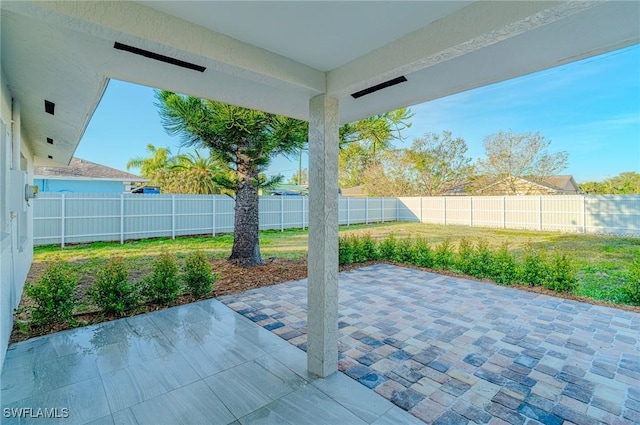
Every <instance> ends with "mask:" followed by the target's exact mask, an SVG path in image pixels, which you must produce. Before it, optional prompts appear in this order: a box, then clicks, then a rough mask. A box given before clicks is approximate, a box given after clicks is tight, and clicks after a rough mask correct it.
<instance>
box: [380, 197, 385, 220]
mask: <svg viewBox="0 0 640 425" xmlns="http://www.w3.org/2000/svg"><path fill="white" fill-rule="evenodd" d="M380 222H382V223H384V198H380Z"/></svg>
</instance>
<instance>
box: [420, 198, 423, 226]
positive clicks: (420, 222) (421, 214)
mask: <svg viewBox="0 0 640 425" xmlns="http://www.w3.org/2000/svg"><path fill="white" fill-rule="evenodd" d="M420 223H423V221H422V196H421V197H420Z"/></svg>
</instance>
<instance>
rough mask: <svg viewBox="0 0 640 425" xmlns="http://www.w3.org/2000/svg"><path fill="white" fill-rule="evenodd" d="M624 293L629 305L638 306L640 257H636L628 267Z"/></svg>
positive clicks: (639, 301) (639, 300) (639, 299)
mask: <svg viewBox="0 0 640 425" xmlns="http://www.w3.org/2000/svg"><path fill="white" fill-rule="evenodd" d="M624 292H625V293H626V295H627V297H628V298H629V301H631V303H633V304H640V255H637V256H636V259H635V261H633V262H632V263H631V264H630V265H629V273H628V276H627V283H626V285H625V286H624Z"/></svg>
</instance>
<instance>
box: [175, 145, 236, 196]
mask: <svg viewBox="0 0 640 425" xmlns="http://www.w3.org/2000/svg"><path fill="white" fill-rule="evenodd" d="M172 162H173V164H172V165H171V166H170V167H169V169H170V170H171V171H172V172H174V173H177V175H176V179H177V180H178V181H179V184H180V188H181V193H191V194H198V195H212V194H220V193H225V194H233V192H231V191H229V190H228V189H225V188H224V187H222V186H221V185H219V184H218V183H217V182H218V181H219V180H220V178H221V177H222V178H226V179H229V178H231V177H232V176H230V175H229V171H230V170H229V167H228V166H227V164H225V163H223V162H222V161H220V160H219V159H218V158H215V157H214V156H212V155H209V156H208V157H203V156H201V155H200V152H199V151H198V150H196V151H195V153H186V154H182V155H178V156H176V157H175V158H174V159H173V161H172Z"/></svg>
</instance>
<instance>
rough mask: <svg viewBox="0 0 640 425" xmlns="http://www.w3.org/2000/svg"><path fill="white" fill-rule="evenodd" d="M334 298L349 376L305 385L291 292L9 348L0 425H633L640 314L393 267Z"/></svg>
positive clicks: (344, 282) (283, 289) (639, 400)
mask: <svg viewBox="0 0 640 425" xmlns="http://www.w3.org/2000/svg"><path fill="white" fill-rule="evenodd" d="M340 284H341V291H340V309H339V323H340V331H339V351H340V361H339V367H340V370H341V371H342V372H344V373H334V374H332V375H331V376H329V377H327V378H317V377H314V376H312V375H310V374H309V373H308V371H307V361H306V356H305V353H304V351H303V350H302V349H306V348H307V342H306V341H307V327H306V325H307V321H306V311H307V302H306V292H307V281H306V280H301V281H295V282H287V283H283V284H280V285H275V286H271V287H264V288H259V289H255V290H251V291H247V292H244V293H240V294H236V295H230V296H224V297H221V298H220V300H215V299H211V300H205V301H200V302H197V303H193V304H189V305H184V306H180V307H174V308H170V309H167V310H163V311H158V312H153V313H148V314H144V315H140V316H135V317H130V318H126V319H121V320H117V321H113V322H107V323H102V324H99V325H95V326H89V327H85V328H79V329H75V330H71V331H64V332H60V333H57V334H52V335H48V336H44V337H40V338H35V339H31V340H28V341H24V342H20V343H18V344H15V345H12V346H11V347H10V349H9V351H8V353H7V360H6V362H5V367H4V369H3V372H2V389H1V392H0V398H1V400H2V406H1V407H2V411H3V415H4V417H3V423H8V424H14V423H15V424H17V423H65V424H67V423H68V424H105V425H106V424H109V425H111V424H140V425H142V424H153V425H164V424H167V425H170V424H178V423H184V424H208V425H210V424H214V425H215V424H230V423H233V424H292V425H302V424H329V425H332V424H354V425H355V424H375V425H382V424H389V425H391V424H409V425H410V424H417V423H423V422H424V423H433V424H438V425H441V424H457V425H463V424H472V423H491V424H504V423H510V424H525V423H526V424H536V423H542V424H549V425H553V424H563V423H565V424H567V423H573V424H577V425H590V424H601V423H602V424H611V425H614V424H616V425H631V424H636V423H639V422H640V391H639V390H638V383H640V339H639V337H638V335H640V314H638V313H632V312H628V311H623V310H619V309H613V308H607V307H600V306H594V305H591V304H585V303H580V302H576V301H571V300H563V299H560V298H555V297H550V296H546V295H540V294H535V293H529V292H523V291H519V290H515V289H511V288H505V287H501V286H496V285H493V284H490V283H486V282H477V281H470V280H465V279H460V278H452V277H447V276H441V275H436V274H433V273H428V272H424V271H418V270H414V269H408V268H402V267H396V266H390V265H385V264H379V265H374V266H368V267H364V268H361V269H357V270H353V271H350V272H344V273H341V274H340ZM221 301H222V302H221ZM223 303H226V304H227V306H225V305H224V304H223ZM232 308H233V309H235V310H237V312H234V311H233V310H232ZM240 313H242V314H240ZM269 330H271V331H269ZM298 347H300V348H298ZM301 348H302V349H301ZM38 408H40V409H48V410H47V411H48V412H49V415H57V418H52V419H43V418H42V416H43V415H46V414H47V413H46V411H44V410H43V411H40V412H39V411H38V410H37V409H38ZM7 409H9V410H7ZM62 409H65V410H62ZM7 412H8V415H7ZM12 415H13V417H8V416H12ZM18 415H21V416H23V417H22V418H20V419H19V418H17V417H16V416H18ZM38 415H40V417H37V416H38ZM66 416H68V417H66Z"/></svg>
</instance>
